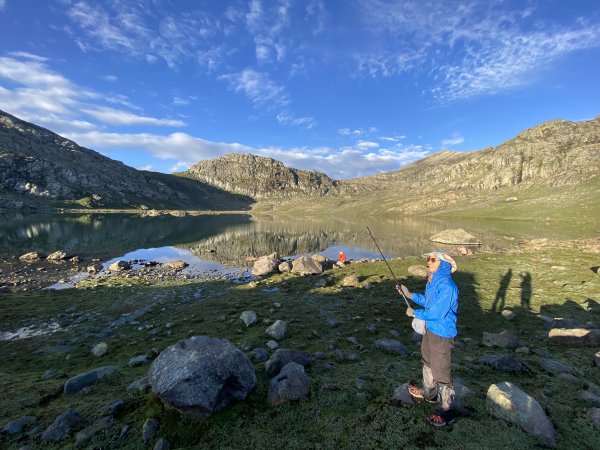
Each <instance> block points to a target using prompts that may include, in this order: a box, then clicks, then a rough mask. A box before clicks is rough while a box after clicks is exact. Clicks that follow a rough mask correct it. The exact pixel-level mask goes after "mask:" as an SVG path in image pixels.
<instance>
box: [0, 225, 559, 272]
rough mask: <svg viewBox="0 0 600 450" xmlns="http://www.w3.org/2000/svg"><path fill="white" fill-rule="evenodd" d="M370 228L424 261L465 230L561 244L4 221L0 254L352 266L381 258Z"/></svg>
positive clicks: (290, 229)
mask: <svg viewBox="0 0 600 450" xmlns="http://www.w3.org/2000/svg"><path fill="white" fill-rule="evenodd" d="M366 226H369V228H370V229H371V231H372V232H373V234H374V235H375V237H376V238H377V240H378V243H379V246H380V247H381V249H382V251H383V252H384V253H385V255H386V256H408V255H421V254H423V253H425V252H427V251H430V250H431V249H433V248H436V247H440V246H439V245H436V244H433V243H431V242H429V237H431V236H432V235H434V234H435V233H438V232H439V231H442V230H444V229H448V228H464V229H465V230H466V231H468V232H469V233H471V234H473V235H474V236H475V237H477V238H478V239H479V240H481V241H482V242H483V244H484V247H486V248H494V249H501V248H507V247H510V246H514V245H516V244H517V242H518V241H519V239H523V238H533V237H551V238H552V237H561V236H560V235H559V233H558V232H556V231H555V230H553V229H552V228H551V227H549V226H547V225H544V224H539V223H532V222H526V223H520V222H503V223H498V222H493V221H487V222H484V221H471V222H461V221H457V220H446V221H444V220H439V219H434V218H408V219H403V220H400V221H388V220H384V219H381V218H369V219H365V220H364V221H352V220H348V221H340V220H331V221H324V220H323V221H315V220H312V219H311V220H303V219H302V218H299V219H296V220H276V219H269V218H260V219H254V218H252V217H250V216H246V215H216V216H196V217H191V216H190V217H172V216H159V217H139V216H132V215H117V214H86V215H74V214H58V215H44V216H42V215H3V216H2V221H1V224H0V255H2V256H4V257H14V256H19V255H21V254H23V253H26V252H29V251H41V252H44V253H51V252H53V251H56V250H64V251H67V252H70V253H73V254H78V255H83V256H87V257H94V256H96V257H101V258H102V259H103V261H105V262H107V263H108V262H110V261H111V260H113V259H117V258H123V259H148V260H155V261H159V262H164V261H168V260H173V259H184V260H186V261H187V262H188V263H190V264H204V266H203V268H206V267H208V268H209V269H210V268H211V267H212V268H214V269H215V270H221V269H222V268H223V267H229V268H240V267H247V266H248V260H250V259H251V258H255V257H257V256H261V255H266V254H269V253H272V252H278V253H279V254H280V255H281V256H295V255H301V254H313V253H319V254H322V255H325V256H327V257H329V258H331V259H335V258H336V257H337V254H338V252H339V251H340V250H343V251H344V252H345V253H346V255H347V257H348V258H351V259H358V258H374V257H378V256H379V253H378V251H377V248H376V247H375V245H374V243H373V241H372V240H371V238H370V236H369V234H368V233H367V230H366ZM442 247H443V246H442ZM211 264H213V265H214V266H211Z"/></svg>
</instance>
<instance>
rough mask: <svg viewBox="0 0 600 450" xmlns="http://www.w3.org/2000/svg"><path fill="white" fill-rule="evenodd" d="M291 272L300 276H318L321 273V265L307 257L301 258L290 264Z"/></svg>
mask: <svg viewBox="0 0 600 450" xmlns="http://www.w3.org/2000/svg"><path fill="white" fill-rule="evenodd" d="M292 272H294V273H300V274H311V275H318V274H320V273H323V266H322V265H321V263H319V262H317V261H315V260H314V259H313V258H309V257H307V256H301V257H300V258H297V259H295V260H294V261H293V262H292Z"/></svg>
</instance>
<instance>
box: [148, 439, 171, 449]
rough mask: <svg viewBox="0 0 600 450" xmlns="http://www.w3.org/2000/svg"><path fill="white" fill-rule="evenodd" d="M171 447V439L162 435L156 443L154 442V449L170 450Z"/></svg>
mask: <svg viewBox="0 0 600 450" xmlns="http://www.w3.org/2000/svg"><path fill="white" fill-rule="evenodd" d="M170 448H171V444H170V443H169V441H167V440H166V439H165V438H164V437H162V438H160V439H159V440H158V441H156V444H154V447H153V449H152V450H169V449H170Z"/></svg>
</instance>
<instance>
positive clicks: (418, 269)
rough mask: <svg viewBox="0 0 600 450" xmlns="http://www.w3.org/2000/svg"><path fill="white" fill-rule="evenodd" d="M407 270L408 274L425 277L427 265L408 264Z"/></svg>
mask: <svg viewBox="0 0 600 450" xmlns="http://www.w3.org/2000/svg"><path fill="white" fill-rule="evenodd" d="M407 272H408V274H409V275H413V276H415V277H423V278H425V277H426V276H427V272H428V270H427V267H425V266H410V267H409V268H408V269H407Z"/></svg>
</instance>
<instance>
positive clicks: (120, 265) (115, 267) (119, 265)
mask: <svg viewBox="0 0 600 450" xmlns="http://www.w3.org/2000/svg"><path fill="white" fill-rule="evenodd" d="M130 268H131V266H130V265H129V263H128V262H127V261H122V260H119V261H115V262H114V263H112V264H111V265H110V266H108V270H110V271H111V272H122V271H123V270H129V269H130Z"/></svg>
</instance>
